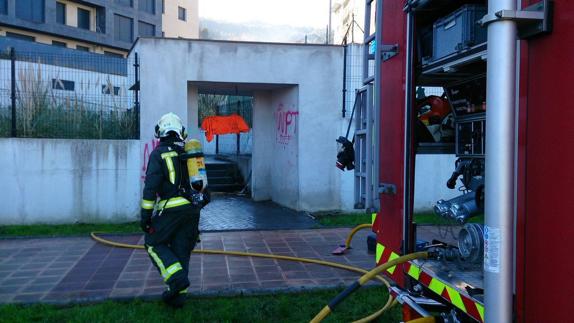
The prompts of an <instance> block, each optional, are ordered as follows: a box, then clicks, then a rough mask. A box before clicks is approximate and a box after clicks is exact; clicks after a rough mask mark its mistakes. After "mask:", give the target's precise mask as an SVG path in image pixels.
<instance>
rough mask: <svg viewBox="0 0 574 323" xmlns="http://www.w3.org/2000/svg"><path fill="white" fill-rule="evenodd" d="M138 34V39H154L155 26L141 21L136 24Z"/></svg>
mask: <svg viewBox="0 0 574 323" xmlns="http://www.w3.org/2000/svg"><path fill="white" fill-rule="evenodd" d="M138 34H139V36H140V37H154V36H155V25H152V24H148V23H145V22H143V21H140V22H138Z"/></svg>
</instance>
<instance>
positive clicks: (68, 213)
mask: <svg viewBox="0 0 574 323" xmlns="http://www.w3.org/2000/svg"><path fill="white" fill-rule="evenodd" d="M0 151H2V154H0V178H2V181H3V183H2V185H1V186H0V195H1V196H2V198H3V200H4V203H3V207H2V208H0V224H31V223H50V224H53V223H75V222H122V221H128V220H130V221H133V220H136V219H137V217H138V214H139V203H138V201H139V199H140V196H141V195H140V194H141V192H140V187H139V185H137V183H138V182H139V172H138V169H139V159H140V145H139V142H138V141H131V140H124V141H109V140H70V139H65V140H58V139H0Z"/></svg>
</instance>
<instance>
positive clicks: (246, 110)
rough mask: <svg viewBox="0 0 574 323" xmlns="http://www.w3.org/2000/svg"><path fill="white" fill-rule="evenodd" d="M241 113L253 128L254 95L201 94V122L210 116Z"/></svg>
mask: <svg viewBox="0 0 574 323" xmlns="http://www.w3.org/2000/svg"><path fill="white" fill-rule="evenodd" d="M232 114H238V115H240V116H241V117H242V118H243V119H244V120H245V122H246V123H247V124H248V125H249V127H250V128H251V127H252V126H253V97H251V96H232V95H214V94H200V95H199V124H198V126H201V123H202V122H203V119H205V118H206V117H210V116H216V115H217V116H228V115H232Z"/></svg>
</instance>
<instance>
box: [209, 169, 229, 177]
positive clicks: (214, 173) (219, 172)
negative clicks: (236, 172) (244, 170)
mask: <svg viewBox="0 0 574 323" xmlns="http://www.w3.org/2000/svg"><path fill="white" fill-rule="evenodd" d="M231 174H233V171H229V170H226V169H218V170H209V169H208V170H207V178H211V177H225V176H229V175H231Z"/></svg>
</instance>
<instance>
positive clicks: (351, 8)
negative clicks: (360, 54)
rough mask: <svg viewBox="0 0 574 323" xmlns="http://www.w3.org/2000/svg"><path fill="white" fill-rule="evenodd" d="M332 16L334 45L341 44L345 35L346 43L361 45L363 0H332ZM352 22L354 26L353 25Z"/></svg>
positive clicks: (362, 36)
mask: <svg viewBox="0 0 574 323" xmlns="http://www.w3.org/2000/svg"><path fill="white" fill-rule="evenodd" d="M331 9H332V14H333V27H332V29H333V38H334V43H335V44H342V43H343V38H344V37H345V35H347V43H355V44H362V43H363V38H364V35H363V31H362V29H363V28H364V25H365V1H364V0H334V1H333V6H332V8H331ZM353 21H354V22H355V24H353Z"/></svg>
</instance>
